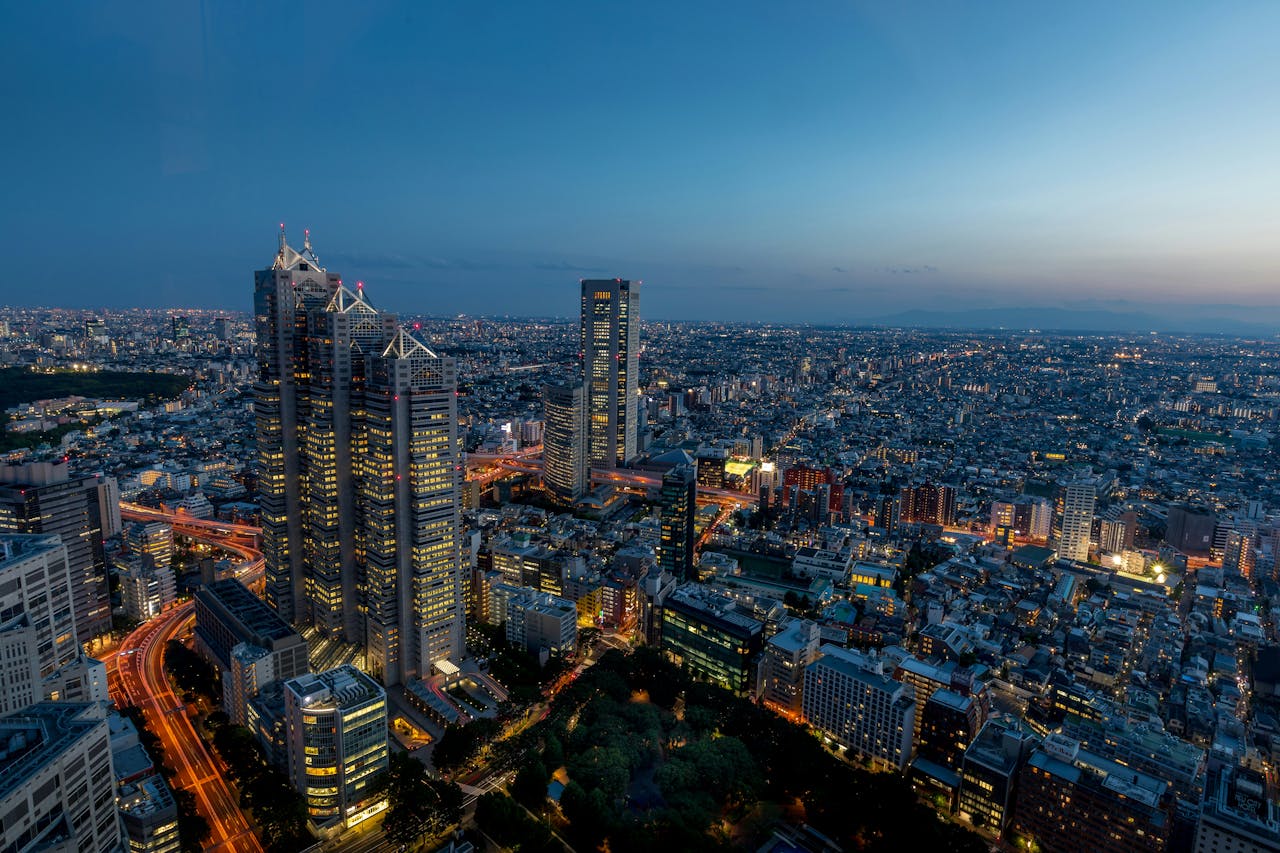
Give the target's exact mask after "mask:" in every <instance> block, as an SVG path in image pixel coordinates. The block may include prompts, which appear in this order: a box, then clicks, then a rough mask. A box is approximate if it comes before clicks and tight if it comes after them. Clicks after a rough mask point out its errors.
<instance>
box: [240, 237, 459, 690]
mask: <svg viewBox="0 0 1280 853" xmlns="http://www.w3.org/2000/svg"><path fill="white" fill-rule="evenodd" d="M254 304H255V312H256V316H257V320H256V322H257V337H258V374H259V375H258V382H257V384H256V385H255V387H254V409H255V415H256V418H257V438H258V476H259V481H258V482H259V485H258V489H259V503H260V506H261V516H262V527H263V555H264V558H265V562H266V597H267V600H268V601H269V602H270V603H271V605H272V606H273V607H275V609H276V611H277V612H278V613H279V614H280V615H281V616H282V617H284V618H285V619H286V620H288V621H290V622H294V623H299V624H301V623H309V624H312V625H314V626H315V627H316V628H317V630H318V631H319V633H320V635H321V636H322V637H324V638H325V639H332V640H341V641H344V642H349V643H359V644H362V645H363V646H364V647H365V653H366V659H367V661H368V665H369V668H370V670H371V671H372V672H374V673H375V674H376V675H377V676H378V677H379V678H381V679H382V680H383V681H384V682H385V683H387V684H396V683H399V682H401V681H405V680H408V679H411V678H413V677H416V676H419V675H426V674H428V673H430V672H431V670H432V668H433V666H435V665H436V664H438V663H439V662H441V661H444V660H447V659H449V658H456V657H460V656H461V655H462V653H463V642H462V628H463V624H462V620H463V610H462V603H463V602H462V580H463V579H462V573H461V566H462V544H461V512H460V488H461V483H462V465H461V459H460V448H459V443H458V436H457V399H456V389H457V375H456V366H455V363H454V361H453V359H450V358H442V357H440V356H437V355H436V354H435V353H434V352H432V351H431V350H430V349H429V348H428V347H427V346H426V345H425V344H424V343H422V341H420V340H418V339H417V338H416V337H415V336H414V335H413V334H412V333H411V332H410V331H408V330H406V329H404V328H401V327H400V326H399V325H398V323H397V322H396V318H395V316H394V315H391V314H387V313H384V312H381V311H378V310H377V309H375V308H374V307H373V306H372V305H371V304H370V302H369V301H368V299H367V298H366V296H365V293H364V288H363V286H362V285H361V284H358V285H357V286H356V288H355V289H351V288H349V287H347V286H346V285H344V284H343V283H342V280H341V278H340V277H339V276H338V275H337V274H336V273H331V272H328V271H326V270H325V269H324V268H323V267H321V266H320V263H319V260H318V259H317V258H316V256H315V253H314V251H312V248H311V239H310V235H307V238H306V241H305V242H304V244H303V251H302V252H297V251H295V250H294V249H292V248H291V247H290V246H289V245H288V244H287V242H286V241H285V237H284V233H283V230H282V231H281V235H280V248H279V252H278V254H277V255H276V259H275V262H274V264H273V265H272V267H271V268H270V269H265V270H261V271H259V272H258V273H256V274H255V303H254Z"/></svg>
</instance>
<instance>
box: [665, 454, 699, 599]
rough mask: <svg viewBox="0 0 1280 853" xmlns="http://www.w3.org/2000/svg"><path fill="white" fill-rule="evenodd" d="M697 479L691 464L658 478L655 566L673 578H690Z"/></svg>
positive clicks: (691, 573) (679, 466) (678, 467)
mask: <svg viewBox="0 0 1280 853" xmlns="http://www.w3.org/2000/svg"><path fill="white" fill-rule="evenodd" d="M697 499H698V476H697V472H696V471H695V470H694V467H693V466H692V465H677V466H676V467H674V468H672V469H671V470H670V471H668V472H667V473H666V474H664V475H663V476H662V492H661V495H660V496H659V498H658V507H659V520H660V524H661V531H660V534H659V537H660V538H659V539H658V566H659V568H661V569H662V570H663V571H665V572H667V573H668V574H670V575H671V576H672V577H676V578H682V579H683V578H692V577H693V544H694V527H693V522H694V517H695V514H696V513H697V511H698V503H697Z"/></svg>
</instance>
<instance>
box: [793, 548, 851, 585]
mask: <svg viewBox="0 0 1280 853" xmlns="http://www.w3.org/2000/svg"><path fill="white" fill-rule="evenodd" d="M851 568H853V552H852V551H845V552H840V551H826V550H823V549H821V548H800V549H799V550H798V551H796V555H795V557H794V558H792V560H791V573H792V574H793V575H796V576H797V577H802V578H828V579H830V580H832V581H834V582H835V583H843V582H844V581H845V580H847V579H848V577H849V570H850V569H851Z"/></svg>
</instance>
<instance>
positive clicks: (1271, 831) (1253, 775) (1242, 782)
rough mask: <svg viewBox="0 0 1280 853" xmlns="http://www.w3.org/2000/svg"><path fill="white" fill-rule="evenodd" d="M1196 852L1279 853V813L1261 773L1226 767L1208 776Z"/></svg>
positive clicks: (1201, 806) (1194, 847) (1197, 828)
mask: <svg viewBox="0 0 1280 853" xmlns="http://www.w3.org/2000/svg"><path fill="white" fill-rule="evenodd" d="M1192 851H1193V853H1277V851H1280V810H1278V809H1277V806H1276V801H1275V798H1274V797H1273V796H1271V795H1269V793H1268V791H1267V780H1266V778H1265V777H1263V776H1262V775H1261V774H1260V773H1257V772H1255V771H1251V770H1247V769H1245V768H1243V767H1231V766H1223V767H1219V768H1215V769H1214V770H1212V771H1211V772H1210V773H1209V782H1208V784H1207V785H1206V786H1205V792H1204V801H1203V802H1202V803H1201V804H1200V822H1199V823H1198V824H1197V826H1196V837H1195V844H1194V846H1193V847H1192Z"/></svg>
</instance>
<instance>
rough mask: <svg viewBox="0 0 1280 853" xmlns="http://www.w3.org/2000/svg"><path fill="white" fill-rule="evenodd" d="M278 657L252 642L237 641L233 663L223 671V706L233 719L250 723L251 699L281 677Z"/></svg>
mask: <svg viewBox="0 0 1280 853" xmlns="http://www.w3.org/2000/svg"><path fill="white" fill-rule="evenodd" d="M275 658H276V656H275V655H274V654H272V653H271V652H270V651H268V650H267V649H264V648H262V647H261V646H255V645H253V644H252V643H247V642H245V643H237V644H236V645H235V647H233V648H232V649H231V655H230V666H229V667H228V668H227V669H226V670H225V671H224V672H223V673H222V709H223V710H224V711H226V712H227V716H229V717H230V718H231V722H233V723H235V724H236V725H239V726H244V725H248V720H249V717H248V709H249V700H251V699H252V698H253V697H254V696H257V695H258V693H259V692H261V691H262V688H264V687H266V686H267V685H268V684H270V683H271V682H273V681H275V680H276V679H277V675H276V669H275Z"/></svg>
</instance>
